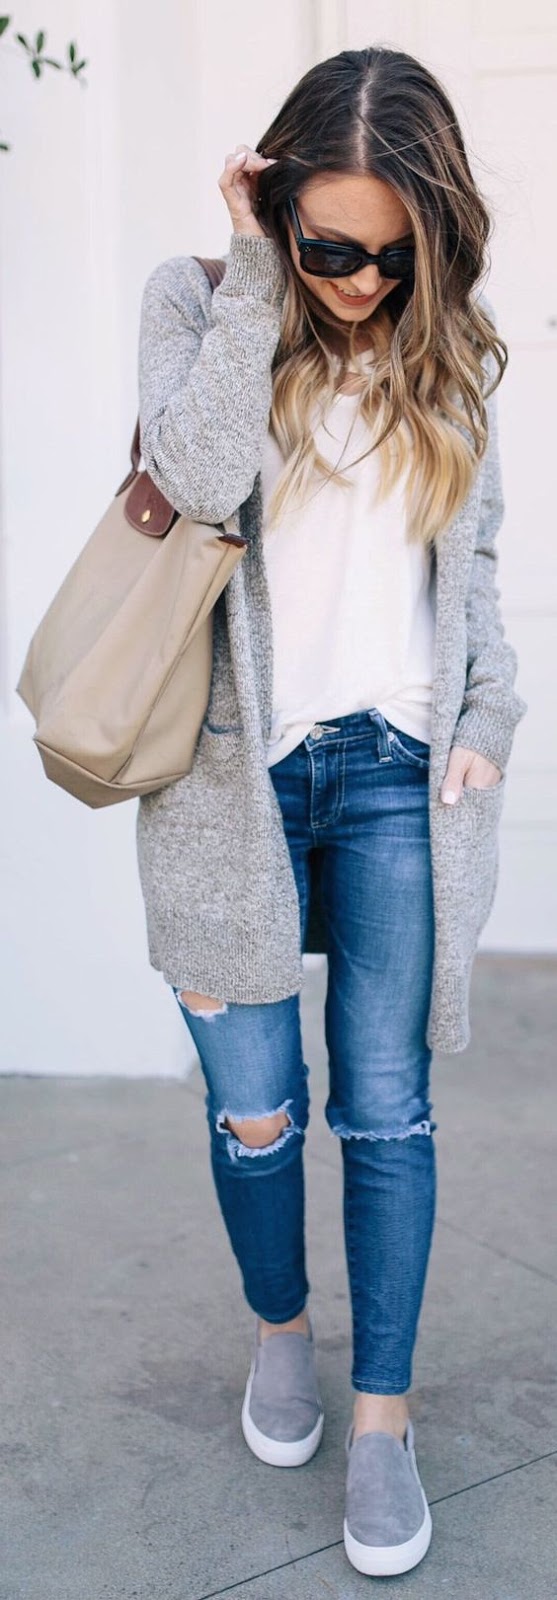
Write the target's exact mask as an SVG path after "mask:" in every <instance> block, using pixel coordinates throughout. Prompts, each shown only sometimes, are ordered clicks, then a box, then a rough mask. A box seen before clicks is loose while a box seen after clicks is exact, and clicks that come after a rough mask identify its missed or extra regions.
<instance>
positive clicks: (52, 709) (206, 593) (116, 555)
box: [16, 256, 247, 807]
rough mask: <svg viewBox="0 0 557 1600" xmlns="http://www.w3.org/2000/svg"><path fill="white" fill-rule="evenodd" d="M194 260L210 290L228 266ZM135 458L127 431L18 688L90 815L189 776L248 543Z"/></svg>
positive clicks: (136, 446) (57, 767)
mask: <svg viewBox="0 0 557 1600" xmlns="http://www.w3.org/2000/svg"><path fill="white" fill-rule="evenodd" d="M196 260H198V261H200V262H201V265H202V266H203V267H204V269H205V271H206V272H207V276H208V277H209V280H210V282H211V285H212V287H213V288H214V287H215V286H216V284H217V283H219V282H220V280H221V278H222V276H223V274H224V270H225V262H223V261H214V262H213V261H206V260H204V259H203V258H202V257H200V256H197V257H196ZM184 448H185V449H186V450H187V440H185V441H184ZM140 458H141V457H140V435H139V422H138V423H137V425H136V429H135V433H134V437H133V441H132V449H131V460H132V470H131V472H130V473H128V476H127V478H125V479H124V482H123V483H122V484H121V485H120V488H119V489H118V490H117V491H116V495H115V497H114V500H113V501H112V504H111V505H110V506H109V508H108V511H107V512H106V513H105V515H104V516H103V517H102V518H101V521H100V522H99V523H98V526H97V527H96V528H95V530H94V532H93V533H92V534H91V536H90V538H89V539H88V541H87V544H86V545H85V546H84V548H83V550H82V551H81V553H80V555H79V556H78V557H77V560H76V561H74V564H73V566H72V567H71V568H70V571H69V572H68V574H67V576H66V578H65V579H64V581H63V583H62V585H61V587H60V588H59V589H58V591H57V593H56V595H55V596H54V599H53V600H52V602H51V604H50V606H49V607H48V610H47V611H46V613H45V615H44V617H43V618H42V621H41V622H40V623H39V626H38V628H37V629H36V632H35V633H34V634H33V637H32V639H31V642H30V645H29V648H28V651H27V655H26V657H25V661H24V664H23V668H22V671H21V675H20V678H19V681H18V683H17V685H16V691H17V693H18V694H19V695H20V696H21V699H22V700H24V702H25V704H26V705H27V706H28V708H29V710H30V711H31V712H32V715H33V717H34V719H35V722H36V732H35V733H34V734H33V739H34V742H35V744H36V745H37V749H38V751H39V755H40V757H41V760H42V763H43V767H44V770H45V773H46V776H47V778H50V779H51V781H52V782H53V783H56V784H58V785H59V787H60V788H62V789H66V790H67V791H68V793H69V794H73V795H74V796H75V798H76V799H77V800H83V801H84V803H85V805H88V806H92V807H98V806H108V805H115V804H116V803H117V802H118V801H119V800H131V799H134V798H136V797H137V796H139V795H142V794H150V793H151V792H152V791H153V790H155V789H161V788H164V787H165V786H166V785H167V784H169V783H174V782H175V780H176V779H177V778H181V777H183V776H184V775H185V774H186V773H187V772H190V771H191V767H192V763H193V755H194V751H195V747H196V744H197V739H198V736H199V732H200V728H201V723H202V720H203V717H204V715H205V711H206V709H207V703H208V699H209V689H210V683H211V668H212V640H213V629H212V611H213V606H214V605H215V602H216V600H217V599H218V596H219V595H220V594H221V592H222V590H223V589H224V587H225V585H226V584H227V583H228V580H229V578H230V576H231V574H232V572H233V571H234V568H235V567H236V566H237V564H238V562H239V561H241V560H242V557H243V556H244V555H245V551H246V547H247V539H244V538H243V537H242V535H241V534H240V532H239V530H238V526H237V523H236V521H235V520H234V519H233V518H232V517H228V518H227V519H226V521H225V522H223V523H220V524H218V525H216V526H213V525H211V524H209V523H202V522H194V521H193V520H192V519H191V518H189V517H184V516H180V515H179V514H178V512H177V511H175V510H174V509H173V507H172V506H171V505H170V504H169V502H168V500H166V499H165V497H164V495H162V494H161V493H160V490H159V489H157V488H156V486H155V484H154V483H153V482H152V479H151V478H149V476H148V473H146V472H140V471H139V463H140Z"/></svg>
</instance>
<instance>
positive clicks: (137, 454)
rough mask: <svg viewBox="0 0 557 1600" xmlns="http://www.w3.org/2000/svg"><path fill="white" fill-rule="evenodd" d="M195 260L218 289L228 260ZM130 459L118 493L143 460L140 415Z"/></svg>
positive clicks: (204, 257) (130, 479) (132, 476)
mask: <svg viewBox="0 0 557 1600" xmlns="http://www.w3.org/2000/svg"><path fill="white" fill-rule="evenodd" d="M193 260H194V261H198V262H199V265H200V267H203V271H204V272H205V273H206V275H207V277H208V279H209V283H210V285H211V289H217V288H218V285H219V283H221V282H222V279H223V278H224V274H225V271H226V261H223V260H222V259H221V257H217V256H194V257H193ZM130 459H131V464H132V469H131V472H128V475H127V477H126V478H124V482H123V483H121V484H120V488H119V489H117V490H116V494H117V495H118V494H121V493H122V491H123V489H127V488H128V485H129V484H130V483H133V480H134V478H135V477H137V474H138V472H139V463H140V461H141V434H140V427H139V417H138V419H137V422H136V424H135V428H134V430H133V439H132V442H131V449H130Z"/></svg>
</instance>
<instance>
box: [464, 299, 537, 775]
mask: <svg viewBox="0 0 557 1600" xmlns="http://www.w3.org/2000/svg"><path fill="white" fill-rule="evenodd" d="M489 311H490V314H491V316H492V320H494V319H493V314H492V312H491V308H490V307H489ZM486 406H487V415H488V444H487V448H486V452H485V456H484V460H483V463H482V467H481V469H480V470H481V471H482V494H481V502H480V512H479V518H478V530H477V536H476V544H475V550H474V555H473V559H472V569H471V575H470V582H469V587H468V594H467V600H466V620H467V636H468V645H467V676H466V688H465V693H464V699H463V703H462V710H461V712H460V715H459V717H458V720H457V723H456V727H455V730H454V734H453V744H460V745H465V746H467V747H468V748H469V749H471V750H477V751H478V752H479V754H480V755H483V756H486V757H487V759H488V760H489V761H493V762H494V763H495V765H496V766H497V767H499V768H500V771H501V772H504V770H505V768H506V765H507V762H508V760H509V756H510V752H511V747H512V742H513V737H514V731H515V728H516V725H517V723H518V722H519V721H520V719H521V718H522V717H523V716H525V714H526V712H527V710H528V705H527V702H526V701H525V700H523V699H522V698H521V696H520V695H519V694H517V693H516V690H515V688H514V682H515V678H516V673H517V667H518V658H517V655H516V651H515V650H514V648H513V646H512V645H511V644H510V643H509V640H508V639H507V637H506V634H505V629H504V626H503V622H502V618H501V611H500V605H499V601H500V589H499V588H498V585H497V574H498V550H497V542H496V540H497V534H498V532H499V528H500V526H501V523H502V521H503V515H504V509H505V507H504V499H503V490H502V484H501V463H500V456H499V441H498V422H497V399H496V391H495V392H494V393H493V394H492V395H490V397H489V399H488V400H487V402H486Z"/></svg>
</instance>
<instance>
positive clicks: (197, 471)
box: [138, 233, 286, 522]
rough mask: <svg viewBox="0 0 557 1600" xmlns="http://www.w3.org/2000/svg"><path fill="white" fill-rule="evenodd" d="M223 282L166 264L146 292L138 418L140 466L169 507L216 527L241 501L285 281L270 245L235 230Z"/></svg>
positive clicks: (257, 451)
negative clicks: (215, 284) (212, 284)
mask: <svg viewBox="0 0 557 1600" xmlns="http://www.w3.org/2000/svg"><path fill="white" fill-rule="evenodd" d="M225 260H226V270H225V274H224V277H223V279H222V281H221V283H220V284H219V285H218V287H217V288H216V289H214V290H213V291H211V287H210V284H209V282H208V279H207V277H206V274H205V273H204V271H203V268H202V267H201V266H200V264H199V262H197V261H195V260H194V258H193V257H191V256H186V257H180V256H176V257H172V258H171V259H170V260H168V261H163V262H161V263H160V265H159V266H157V267H155V269H154V271H153V272H152V273H151V274H150V277H149V278H148V279H147V283H146V285H145V288H144V291H143V297H142V303H141V316H140V334H139V361H138V367H139V371H138V378H139V420H140V433H141V453H142V457H143V461H144V464H145V468H146V470H147V472H148V473H149V476H150V477H151V478H152V479H153V482H154V483H155V484H156V485H157V488H159V489H160V490H161V491H162V493H163V494H164V495H165V496H166V498H167V499H168V500H169V501H170V503H171V505H173V506H174V507H175V509H176V510H177V511H179V512H180V513H181V514H182V515H185V516H189V517H193V518H194V519H195V520H196V521H199V522H222V521H223V520H224V519H225V518H226V517H228V516H230V515H232V514H233V512H235V511H236V510H237V509H238V507H239V506H240V505H241V504H242V503H243V501H244V500H246V499H247V498H248V496H249V495H250V494H251V491H252V489H253V485H254V482H255V478H256V475H257V472H258V470H259V466H260V461H261V455H262V449H263V444H264V438H265V434H266V431H267V428H268V422H269V414H270V409H271V402H272V372H271V368H272V358H273V355H274V352H275V349H276V346H277V344H278V340H279V337H280V327H281V315H282V305H283V300H284V291H285V288H286V274H285V270H284V265H283V263H282V261H281V259H280V255H279V253H278V251H277V249H276V245H275V243H274V240H272V239H271V238H269V237H255V236H252V235H246V234H237V233H233V234H232V237H231V241H230V250H229V253H228V256H227V257H226V258H225Z"/></svg>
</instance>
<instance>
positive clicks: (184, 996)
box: [175, 989, 228, 1022]
mask: <svg viewBox="0 0 557 1600" xmlns="http://www.w3.org/2000/svg"><path fill="white" fill-rule="evenodd" d="M175 993H176V994H177V995H178V999H179V1000H180V1002H181V1004H182V1005H183V1007H184V1010H185V1011H191V1012H192V1013H193V1015H194V1016H195V1017H200V1018H201V1020H202V1022H214V1020H215V1017H223V1016H224V1015H225V1013H226V1012H227V1011H228V1006H227V1004H226V1000H213V999H212V997H211V995H208V994H195V993H194V991H193V990H192V989H182V993H181V994H180V991H179V990H175ZM198 1001H199V1004H197V1002H198ZM192 1002H195V1004H194V1003H192Z"/></svg>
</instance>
